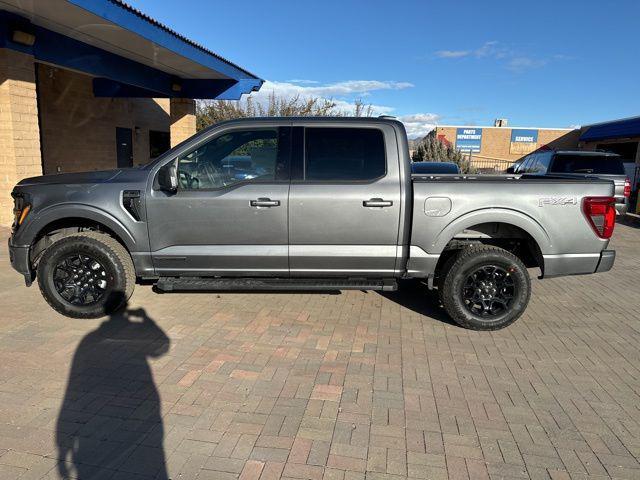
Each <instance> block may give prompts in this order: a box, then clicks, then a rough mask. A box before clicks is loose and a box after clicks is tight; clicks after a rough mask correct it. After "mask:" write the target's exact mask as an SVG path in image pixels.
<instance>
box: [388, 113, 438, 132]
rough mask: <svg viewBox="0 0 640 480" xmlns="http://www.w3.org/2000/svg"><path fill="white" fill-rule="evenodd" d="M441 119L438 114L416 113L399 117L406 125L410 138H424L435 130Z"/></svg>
mask: <svg viewBox="0 0 640 480" xmlns="http://www.w3.org/2000/svg"><path fill="white" fill-rule="evenodd" d="M439 119H440V115H438V114H436V113H414V114H411V115H402V116H400V117H398V120H400V121H401V122H402V123H404V128H405V129H406V130H407V136H408V137H409V138H418V137H424V136H425V135H426V134H427V133H429V132H430V131H431V130H433V129H434V128H435V126H436V123H437V122H438V120H439Z"/></svg>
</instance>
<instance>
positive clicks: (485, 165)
mask: <svg viewBox="0 0 640 480" xmlns="http://www.w3.org/2000/svg"><path fill="white" fill-rule="evenodd" d="M511 165H513V162H512V161H511V160H504V159H500V158H479V157H473V156H472V157H471V167H472V168H473V169H474V170H475V173H480V174H482V173H487V174H492V173H504V171H505V170H506V169H507V168H508V167H510V166H511Z"/></svg>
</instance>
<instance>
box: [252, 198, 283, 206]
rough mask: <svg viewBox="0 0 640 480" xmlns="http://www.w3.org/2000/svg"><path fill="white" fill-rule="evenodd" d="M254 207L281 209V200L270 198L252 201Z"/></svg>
mask: <svg viewBox="0 0 640 480" xmlns="http://www.w3.org/2000/svg"><path fill="white" fill-rule="evenodd" d="M250 203H251V206H252V207H279V206H280V200H271V199H270V198H259V199H257V200H251V202H250Z"/></svg>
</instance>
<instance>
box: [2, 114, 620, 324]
mask: <svg viewBox="0 0 640 480" xmlns="http://www.w3.org/2000/svg"><path fill="white" fill-rule="evenodd" d="M69 155H73V152H70V153H69ZM613 194H614V186H613V184H612V183H611V182H610V181H606V180H589V181H588V180H584V179H566V178H559V179H556V178H552V177H535V176H534V177H531V178H528V177H527V175H524V176H521V177H518V178H516V177H513V176H512V177H509V176H459V175H452V176H447V175H442V176H437V175H436V176H434V175H413V176H412V174H411V162H410V158H409V149H408V145H407V137H406V133H405V130H404V127H403V125H402V123H400V122H398V121H396V120H393V119H391V118H264V119H242V120H236V121H229V122H224V123H220V124H217V125H214V126H213V127H210V128H208V129H206V130H203V131H201V132H199V133H198V134H196V135H195V136H194V137H192V138H190V139H189V140H187V141H185V142H183V143H182V144H180V145H178V146H176V147H174V148H173V149H171V150H170V151H168V152H167V153H165V154H163V155H162V156H161V157H159V158H157V159H156V160H154V161H152V162H151V163H150V164H148V165H146V166H144V167H140V168H132V169H118V170H112V171H103V172H89V173H69V174H57V175H46V176H42V177H35V178H29V179H26V180H23V181H21V182H20V183H19V184H18V185H17V186H16V187H15V189H14V190H13V197H14V198H15V222H14V226H13V234H12V236H11V238H10V240H9V250H10V258H11V263H12V265H13V267H14V268H15V269H16V270H17V271H18V272H20V273H22V274H23V275H24V277H25V280H26V283H27V285H30V284H31V283H32V281H33V280H34V279H35V278H36V277H37V279H38V283H39V285H40V289H41V291H42V294H43V295H44V297H45V299H46V300H47V302H49V304H50V305H51V306H52V307H53V308H54V309H55V310H57V311H58V312H60V313H62V314H64V315H67V316H70V317H76V318H91V317H98V316H101V315H104V314H105V313H109V312H110V311H113V310H115V309H117V308H119V307H121V306H122V305H123V304H124V302H125V301H126V300H127V299H128V298H129V296H130V295H131V293H132V291H133V288H134V284H135V283H136V281H145V282H147V283H149V282H150V283H154V284H155V287H156V289H157V290H161V291H172V290H186V291H193V290H210V291H220V290H234V289H236V290H251V289H255V290H261V291H263V290H271V289H280V290H322V289H327V290H337V289H360V290H393V289H395V288H397V283H398V280H399V279H421V280H422V281H423V282H424V283H425V284H427V285H428V286H429V288H437V289H438V291H439V296H440V299H441V301H442V304H443V306H444V308H445V309H446V311H447V312H448V314H449V315H450V316H451V317H452V318H453V320H455V321H456V322H457V323H458V324H460V325H462V326H464V327H467V328H473V329H478V330H490V329H497V328H501V327H504V326H506V325H509V324H510V323H512V322H513V321H515V320H516V319H517V318H518V317H519V316H520V315H521V314H522V313H523V311H524V310H525V308H526V306H527V303H528V301H529V296H530V278H529V273H528V270H527V268H537V269H539V270H540V275H541V276H542V277H555V276H559V275H575V274H587V273H595V272H604V271H607V270H609V269H610V268H611V267H612V265H613V262H614V258H615V252H614V251H613V250H608V249H607V246H608V243H609V238H610V237H611V234H612V232H613V227H614V223H615V209H614V199H613Z"/></svg>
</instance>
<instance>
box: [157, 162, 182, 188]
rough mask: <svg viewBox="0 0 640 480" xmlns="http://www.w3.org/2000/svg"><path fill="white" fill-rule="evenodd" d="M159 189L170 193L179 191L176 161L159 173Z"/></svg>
mask: <svg viewBox="0 0 640 480" xmlns="http://www.w3.org/2000/svg"><path fill="white" fill-rule="evenodd" d="M158 187H160V190H164V191H165V192H170V193H175V192H176V191H177V190H178V169H177V167H176V162H175V161H173V162H169V163H167V164H166V165H165V166H163V167H162V168H161V169H160V170H159V171H158Z"/></svg>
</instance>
